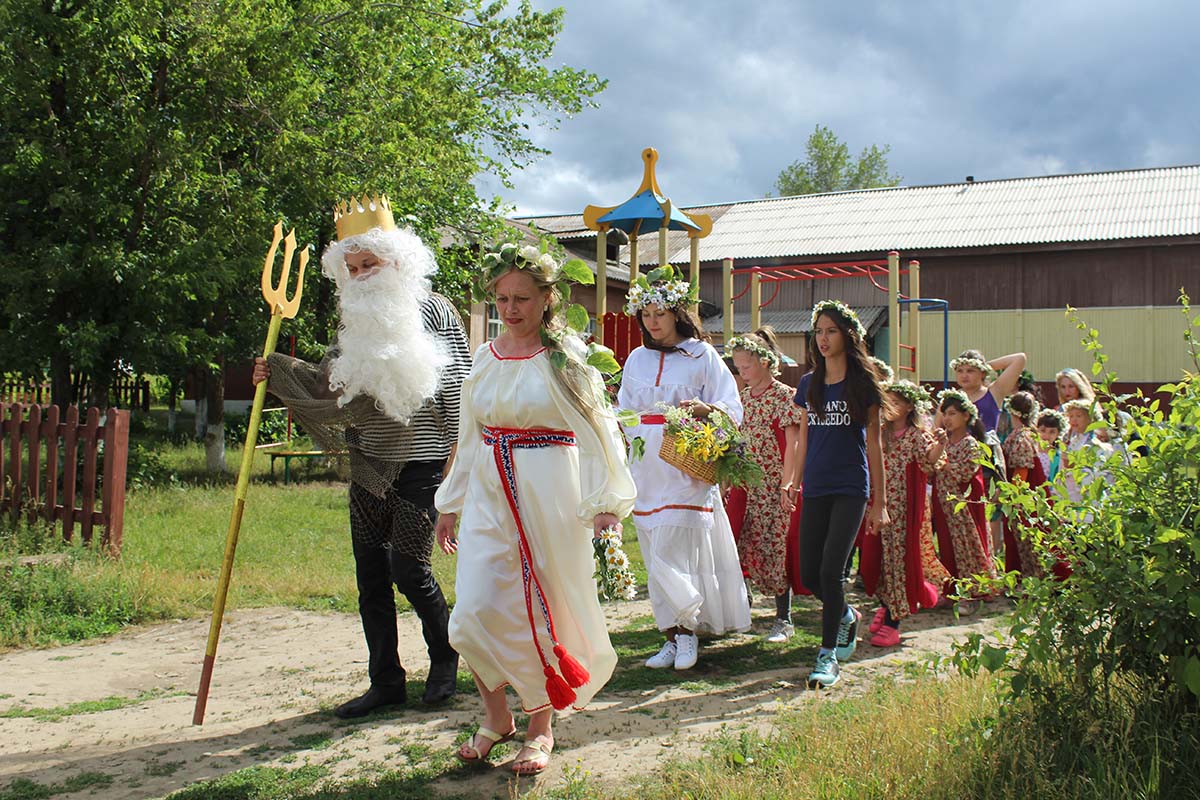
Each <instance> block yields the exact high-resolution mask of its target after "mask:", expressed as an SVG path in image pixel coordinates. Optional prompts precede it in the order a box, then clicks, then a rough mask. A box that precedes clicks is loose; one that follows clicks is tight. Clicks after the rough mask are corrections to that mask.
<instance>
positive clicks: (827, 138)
mask: <svg viewBox="0 0 1200 800" xmlns="http://www.w3.org/2000/svg"><path fill="white" fill-rule="evenodd" d="M804 151H805V155H806V158H805V160H803V161H794V162H792V164H791V165H790V166H787V167H785V168H784V169H783V171H782V172H780V173H779V177H778V178H776V179H775V191H777V192H778V193H779V195H780V196H782V197H787V196H790V195H797V194H820V193H822V192H841V191H846V190H848V189H873V188H876V187H879V186H896V185H898V184H899V183H900V181H901V177H900V176H899V175H892V174H891V173H890V172H888V169H889V167H888V160H887V155H888V153H889V152H890V151H891V147H890V146H889V145H884V146H883V147H882V148H881V147H878V146H876V145H871V146H870V147H864V148H863V151H862V152H861V153H860V154H859V156H858V159H857V160H855V159H853V158H852V157H851V156H850V148H849V147H847V146H846V144H845V142H842V141H841V140H840V139H838V137H837V136H836V135H835V134H834V132H833V131H831V130H830V129H829V128H827V127H825V126H824V125H818V126H817V127H816V130H814V131H813V132H812V135H811V136H809V137H808V143H807V144H806V145H805V147H804ZM768 196H769V195H768Z"/></svg>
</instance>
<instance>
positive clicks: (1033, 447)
mask: <svg viewBox="0 0 1200 800" xmlns="http://www.w3.org/2000/svg"><path fill="white" fill-rule="evenodd" d="M1033 437H1034V434H1033V432H1032V431H1031V430H1030V429H1029V428H1021V430H1019V431H1014V432H1013V433H1011V434H1009V436H1008V438H1007V439H1005V440H1004V463H1005V465H1006V466H1007V469H1008V479H1009V480H1010V481H1011V480H1013V479H1014V478H1016V477H1017V471H1018V470H1025V477H1024V480H1025V483H1026V484H1028V485H1029V486H1030V487H1031V488H1035V489H1036V488H1037V487H1039V486H1041V485H1042V484H1044V483H1045V482H1046V472H1045V469H1044V467H1043V466H1042V462H1041V460H1040V459H1039V458H1038V446H1037V442H1035V441H1034V438H1033ZM1015 522H1017V521H1016V520H1012V519H1009V518H1005V520H1004V568H1005V569H1006V570H1017V571H1018V572H1020V573H1021V574H1022V575H1037V576H1041V574H1042V570H1041V568H1040V566H1039V564H1038V560H1037V556H1036V555H1035V554H1034V552H1033V545H1032V544H1031V543H1030V541H1029V539H1027V538H1026V537H1024V536H1021V535H1020V531H1019V530H1017V529H1016V525H1015V524H1014V523H1015Z"/></svg>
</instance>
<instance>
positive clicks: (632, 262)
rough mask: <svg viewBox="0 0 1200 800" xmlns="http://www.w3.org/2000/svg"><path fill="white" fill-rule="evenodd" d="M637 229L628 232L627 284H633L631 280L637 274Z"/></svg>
mask: <svg viewBox="0 0 1200 800" xmlns="http://www.w3.org/2000/svg"><path fill="white" fill-rule="evenodd" d="M637 243H638V237H637V231H636V230H635V231H634V232H633V233H631V234H629V285H630V286H632V285H633V280H634V278H636V277H637V276H638V251H637Z"/></svg>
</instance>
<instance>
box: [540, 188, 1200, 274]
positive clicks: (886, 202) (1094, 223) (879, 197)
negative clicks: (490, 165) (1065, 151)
mask: <svg viewBox="0 0 1200 800" xmlns="http://www.w3.org/2000/svg"><path fill="white" fill-rule="evenodd" d="M708 208H720V209H722V213H721V214H720V215H719V216H718V215H716V214H714V220H715V224H714V226H713V231H712V234H711V235H709V236H708V237H707V238H706V239H704V240H703V241H702V242H701V249H702V253H703V256H702V257H703V258H704V259H705V260H713V259H717V258H735V259H746V258H778V257H788V256H809V255H837V254H848V253H869V252H886V251H888V250H901V251H913V250H932V249H943V248H947V249H952V248H966V247H998V246H1005V245H1029V244H1047V243H1052V242H1086V241H1112V240H1119V239H1142V238H1150V237H1159V236H1185V235H1200V165H1191V166H1181V167H1164V168H1158V169H1139V170H1125V171H1120V172H1097V173H1085V174H1077V175H1052V176H1045V177H1034V178H1016V179H1011V180H995V181H975V182H970V183H953V184H943V185H939V186H911V187H895V188H888V189H867V190H862V191H853V192H835V193H831V194H815V195H804V196H799V197H777V198H767V199H764V200H750V201H745V202H741V203H733V204H729V205H727V206H716V207H698V208H696V209H691V208H689V209H687V210H688V211H692V210H700V211H705V210H707V209H708ZM521 220H522V221H524V222H532V223H535V224H537V225H538V227H542V228H545V229H550V227H551V226H554V225H557V224H560V221H561V223H562V224H563V225H564V227H566V223H567V220H573V221H577V222H576V223H575V224H576V225H577V227H576V228H575V229H574V232H575V233H576V235H577V236H581V235H584V233H583V231H582V230H581V229H582V228H583V225H582V217H581V216H580V215H571V216H570V217H537V218H524V217H523V218H521ZM587 233H590V232H587ZM669 245H670V246H669V251H668V258H669V259H670V260H671V261H672V262H675V263H680V262H683V261H686V260H687V258H688V247H687V241H686V238H685V237H683V236H682V235H677V234H675V235H672V236H671V237H670V238H669ZM621 255H622V259H621V260H622V261H626V260H627V254H626V252H625V251H624V250H623V251H622V254H621ZM639 256H640V259H639V261H640V263H641V264H654V263H657V261H658V245H657V239H656V238H655V237H646V238H645V239H642V240H641V241H640V243H639Z"/></svg>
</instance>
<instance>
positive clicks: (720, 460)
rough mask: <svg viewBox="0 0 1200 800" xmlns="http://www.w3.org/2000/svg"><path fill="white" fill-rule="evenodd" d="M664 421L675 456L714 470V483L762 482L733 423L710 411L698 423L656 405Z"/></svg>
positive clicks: (678, 410) (675, 410)
mask: <svg viewBox="0 0 1200 800" xmlns="http://www.w3.org/2000/svg"><path fill="white" fill-rule="evenodd" d="M659 408H661V409H662V412H663V416H664V417H665V418H666V420H667V424H666V432H667V434H669V435H671V436H673V437H674V438H675V452H676V453H677V454H678V455H680V456H684V457H687V458H692V459H695V460H696V461H700V462H702V463H704V464H711V465H712V466H713V468H714V474H715V476H716V482H717V483H720V484H724V485H727V486H757V485H758V484H760V483H762V481H763V471H762V467H760V466H759V465H758V464H756V463H755V462H754V461H753V460H752V459H751V458H750V456H749V453H748V452H747V449H746V440H745V439H744V438H743V437H742V434H741V431H739V430H738V427H737V425H736V424H734V422H733V419H732V418H731V417H730V416H729V415H728V414H726V413H725V412H724V411H722V410H721V409H719V408H714V409H713V410H712V411H711V412H709V414H708V417H707V418H705V419H698V418H697V417H696V416H694V415H693V414H692V412H691V411H689V410H687V409H685V408H678V407H676V406H669V405H667V404H665V403H659Z"/></svg>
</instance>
